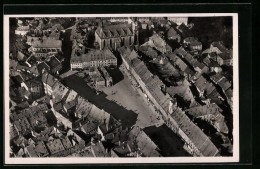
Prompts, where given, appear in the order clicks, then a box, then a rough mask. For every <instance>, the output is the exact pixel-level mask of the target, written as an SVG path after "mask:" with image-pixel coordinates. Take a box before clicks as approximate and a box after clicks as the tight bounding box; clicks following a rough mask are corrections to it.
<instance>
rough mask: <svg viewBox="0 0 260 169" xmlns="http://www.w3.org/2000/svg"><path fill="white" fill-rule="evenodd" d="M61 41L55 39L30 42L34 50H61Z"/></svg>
mask: <svg viewBox="0 0 260 169" xmlns="http://www.w3.org/2000/svg"><path fill="white" fill-rule="evenodd" d="M61 46H62V41H61V40H56V39H43V40H38V41H33V42H32V47H34V48H61Z"/></svg>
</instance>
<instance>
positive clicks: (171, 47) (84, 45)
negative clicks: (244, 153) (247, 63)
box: [4, 13, 239, 164]
mask: <svg viewBox="0 0 260 169" xmlns="http://www.w3.org/2000/svg"><path fill="white" fill-rule="evenodd" d="M4 39H5V40H4V49H5V50H4V58H5V59H4V62H5V63H4V67H5V70H6V71H5V72H4V73H5V75H4V78H5V81H4V82H5V103H4V104H5V110H4V114H5V119H4V120H5V162H6V163H7V164H60V163H61V164H66V163H72V164H73V163H78V164H81V163H84V164H85V163H86V164H92V163H97V164H98V163H191V162H192V163H197V162H204V163H207V162H208V163H212V162H238V161H239V120H238V119H239V100H238V99H239V98H238V85H239V84H238V15H237V14H236V13H187V14H185V13H184V14H177V13H176V14H174V13H170V14H167V13H165V14H164V13H160V14H158V13H157V14H155V13H154V14H152V13H151V14H70V15H68V14H66V15H65V14H64V15H61V14H59V15H57V14H53V15H50V14H48V15H47V14H45V15H5V16H4Z"/></svg>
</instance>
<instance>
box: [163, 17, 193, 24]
mask: <svg viewBox="0 0 260 169" xmlns="http://www.w3.org/2000/svg"><path fill="white" fill-rule="evenodd" d="M168 20H169V21H171V22H174V23H176V24H177V25H181V24H185V25H188V17H168Z"/></svg>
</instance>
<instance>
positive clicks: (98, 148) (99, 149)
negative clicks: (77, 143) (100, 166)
mask: <svg viewBox="0 0 260 169" xmlns="http://www.w3.org/2000/svg"><path fill="white" fill-rule="evenodd" d="M91 151H92V153H93V154H94V156H95V157H109V154H108V153H107V151H106V149H105V147H104V145H103V144H102V143H101V142H97V143H96V144H95V145H91Z"/></svg>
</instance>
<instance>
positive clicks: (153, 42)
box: [143, 33, 172, 54]
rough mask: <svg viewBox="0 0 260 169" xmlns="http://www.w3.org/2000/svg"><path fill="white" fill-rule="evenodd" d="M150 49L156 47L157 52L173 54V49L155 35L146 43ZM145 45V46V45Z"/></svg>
mask: <svg viewBox="0 0 260 169" xmlns="http://www.w3.org/2000/svg"><path fill="white" fill-rule="evenodd" d="M145 44H147V45H148V46H150V47H154V48H155V49H156V50H158V51H159V52H161V53H162V54H165V53H171V52H172V48H171V47H170V46H169V45H168V44H167V43H166V42H165V40H163V39H162V38H161V37H160V36H159V35H158V34H156V33H155V34H153V36H151V37H149V41H148V42H146V43H145ZM143 45H144V44H143Z"/></svg>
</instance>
